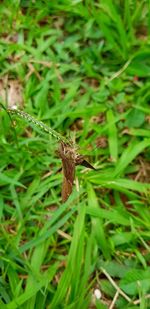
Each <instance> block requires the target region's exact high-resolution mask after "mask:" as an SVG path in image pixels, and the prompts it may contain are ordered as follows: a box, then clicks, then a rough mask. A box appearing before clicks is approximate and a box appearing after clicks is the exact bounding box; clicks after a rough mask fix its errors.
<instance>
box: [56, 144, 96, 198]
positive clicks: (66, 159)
mask: <svg viewBox="0 0 150 309" xmlns="http://www.w3.org/2000/svg"><path fill="white" fill-rule="evenodd" d="M58 155H59V157H60V159H61V161H62V171H63V184H62V192H61V196H62V202H65V201H67V199H68V198H69V196H70V194H71V193H72V189H73V182H74V178H75V167H76V165H83V166H85V167H88V168H90V169H93V170H95V168H94V167H93V166H92V165H91V164H90V163H89V162H87V161H86V160H85V158H84V156H82V155H80V154H78V153H77V152H76V150H75V148H74V147H72V146H70V145H68V144H65V143H63V142H61V143H60V146H59V149H58Z"/></svg>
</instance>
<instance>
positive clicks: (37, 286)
mask: <svg viewBox="0 0 150 309" xmlns="http://www.w3.org/2000/svg"><path fill="white" fill-rule="evenodd" d="M57 268H58V263H55V264H54V265H53V266H51V267H50V269H48V271H46V272H45V273H43V274H42V275H41V276H40V278H39V280H38V281H36V280H35V282H34V284H33V285H32V287H31V289H30V290H28V291H25V292H24V293H23V294H21V295H19V296H18V297H16V298H15V299H13V300H12V301H11V302H10V303H9V304H7V307H6V308H7V309H16V308H21V305H23V304H24V303H25V302H27V301H28V300H29V299H30V298H31V297H33V296H34V295H35V294H36V293H37V292H38V291H39V290H41V289H42V288H43V287H45V286H47V285H48V284H49V283H50V281H51V280H52V279H53V277H54V275H55V273H56V271H57Z"/></svg>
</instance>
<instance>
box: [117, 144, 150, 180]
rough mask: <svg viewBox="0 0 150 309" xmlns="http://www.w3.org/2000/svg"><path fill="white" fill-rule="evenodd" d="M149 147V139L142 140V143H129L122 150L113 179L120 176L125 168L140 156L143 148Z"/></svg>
mask: <svg viewBox="0 0 150 309" xmlns="http://www.w3.org/2000/svg"><path fill="white" fill-rule="evenodd" d="M149 146H150V139H144V140H143V141H142V142H135V141H133V142H130V144H129V146H128V147H127V148H126V149H125V150H124V152H123V153H122V155H121V157H120V159H119V160H118V164H117V166H116V169H115V171H114V177H116V176H119V175H120V174H122V173H123V172H124V171H125V169H126V167H127V166H128V165H129V164H130V163H131V162H132V161H133V160H134V159H135V158H136V156H137V155H138V154H140V153H141V152H142V151H143V150H144V149H145V148H147V147H149Z"/></svg>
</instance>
